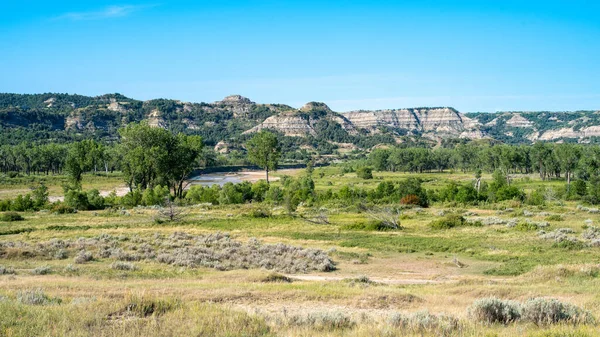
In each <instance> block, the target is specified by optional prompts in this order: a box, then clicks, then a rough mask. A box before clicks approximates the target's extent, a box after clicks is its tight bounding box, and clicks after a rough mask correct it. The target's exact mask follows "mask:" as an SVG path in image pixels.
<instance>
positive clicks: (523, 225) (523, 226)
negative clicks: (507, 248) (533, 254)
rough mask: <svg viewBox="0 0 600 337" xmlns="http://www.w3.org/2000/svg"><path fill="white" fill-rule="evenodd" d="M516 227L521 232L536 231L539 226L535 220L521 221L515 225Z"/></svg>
mask: <svg viewBox="0 0 600 337" xmlns="http://www.w3.org/2000/svg"><path fill="white" fill-rule="evenodd" d="M515 229H516V230H518V231H521V232H528V231H536V230H538V226H537V225H536V224H535V223H533V222H528V221H521V222H519V223H518V224H517V225H516V226H515Z"/></svg>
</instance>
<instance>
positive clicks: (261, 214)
mask: <svg viewBox="0 0 600 337" xmlns="http://www.w3.org/2000/svg"><path fill="white" fill-rule="evenodd" d="M248 215H249V216H250V217H251V218H257V219H261V218H270V217H271V216H272V213H271V211H270V210H269V209H266V208H255V209H253V210H251V211H250V213H249V214H248Z"/></svg>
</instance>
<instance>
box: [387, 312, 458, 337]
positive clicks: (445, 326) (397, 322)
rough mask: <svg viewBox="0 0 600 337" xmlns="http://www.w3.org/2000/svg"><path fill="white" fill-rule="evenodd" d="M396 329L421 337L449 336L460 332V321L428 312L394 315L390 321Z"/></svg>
mask: <svg viewBox="0 0 600 337" xmlns="http://www.w3.org/2000/svg"><path fill="white" fill-rule="evenodd" d="M388 322H389V324H390V325H392V326H393V327H394V328H397V329H401V330H405V331H409V332H412V333H418V334H420V335H425V334H427V335H429V334H431V335H435V336H449V335H452V334H453V333H455V332H456V331H457V330H460V328H461V324H460V322H459V320H458V319H456V318H455V317H452V316H446V315H433V314H430V313H429V312H427V311H420V312H416V313H413V314H401V313H394V314H392V315H391V316H390V318H389V320H388Z"/></svg>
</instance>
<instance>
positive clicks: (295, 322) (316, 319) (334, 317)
mask: <svg viewBox="0 0 600 337" xmlns="http://www.w3.org/2000/svg"><path fill="white" fill-rule="evenodd" d="M287 324H288V325H291V326H307V327H310V328H313V329H316V330H340V329H349V328H352V327H354V326H355V325H356V322H354V320H352V318H351V317H350V316H348V315H346V314H344V313H342V312H339V311H327V312H311V313H308V314H304V315H302V314H298V315H290V316H288V318H287Z"/></svg>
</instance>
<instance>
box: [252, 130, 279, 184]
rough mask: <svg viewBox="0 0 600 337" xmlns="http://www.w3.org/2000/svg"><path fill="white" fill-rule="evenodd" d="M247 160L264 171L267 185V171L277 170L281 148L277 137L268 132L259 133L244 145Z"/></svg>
mask: <svg viewBox="0 0 600 337" xmlns="http://www.w3.org/2000/svg"><path fill="white" fill-rule="evenodd" d="M246 148H247V150H248V160H249V161H250V162H251V163H253V164H255V165H258V166H259V167H261V168H262V169H264V170H265V172H266V175H267V183H268V182H269V171H275V170H277V164H278V163H279V157H280V156H281V147H280V146H279V141H278V140H277V136H275V135H274V134H273V133H271V132H268V131H264V130H263V131H260V132H259V133H257V134H256V135H254V137H252V139H250V140H249V141H248V143H247V144H246Z"/></svg>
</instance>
